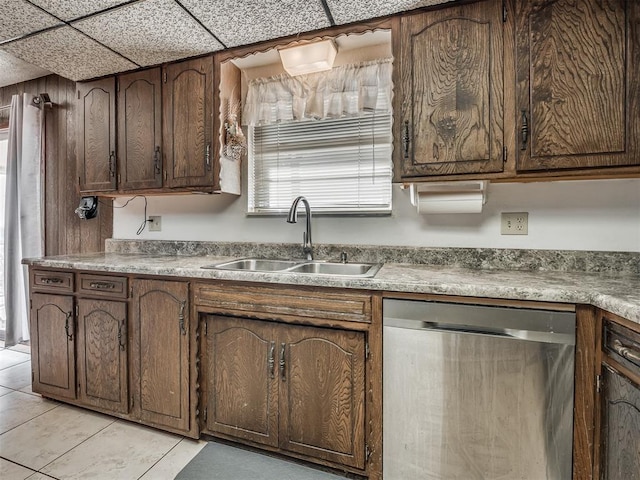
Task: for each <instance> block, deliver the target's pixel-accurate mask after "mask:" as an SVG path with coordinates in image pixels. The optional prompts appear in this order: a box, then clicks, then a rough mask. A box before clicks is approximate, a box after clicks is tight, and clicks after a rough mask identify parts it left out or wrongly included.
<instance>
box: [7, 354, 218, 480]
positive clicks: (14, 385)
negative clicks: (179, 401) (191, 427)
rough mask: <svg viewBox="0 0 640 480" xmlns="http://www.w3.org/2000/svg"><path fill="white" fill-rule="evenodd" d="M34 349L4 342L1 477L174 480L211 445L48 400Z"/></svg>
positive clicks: (31, 479) (36, 479)
mask: <svg viewBox="0 0 640 480" xmlns="http://www.w3.org/2000/svg"><path fill="white" fill-rule="evenodd" d="M30 360H31V358H30V355H29V347H26V346H24V345H17V346H15V347H10V348H4V344H3V343H0V478H2V479H3V480H5V479H6V480H24V479H29V480H51V479H52V478H53V479H59V480H66V479H86V478H91V479H108V480H113V479H118V480H128V479H131V480H137V479H141V480H170V479H173V478H174V477H175V476H176V475H177V474H178V472H179V471H180V470H182V468H183V467H184V466H185V465H186V464H187V463H189V461H190V460H191V459H192V458H193V457H195V455H196V454H197V453H198V452H199V451H200V449H202V447H204V445H205V444H206V442H203V441H195V440H190V439H186V438H183V437H180V436H178V435H172V434H169V433H165V432H161V431H160V430H155V429H152V428H147V427H143V426H140V425H137V424H134V423H131V422H127V421H124V420H117V419H115V418H112V417H109V416H107V415H102V414H100V413H95V412H91V411H89V410H84V409H81V408H77V407H73V406H70V405H65V404H62V403H58V402H54V401H51V400H46V399H43V398H42V397H41V396H40V395H38V394H35V393H33V392H32V391H31V363H30Z"/></svg>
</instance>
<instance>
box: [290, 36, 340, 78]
mask: <svg viewBox="0 0 640 480" xmlns="http://www.w3.org/2000/svg"><path fill="white" fill-rule="evenodd" d="M278 53H280V60H281V61H282V66H283V67H284V69H285V70H286V71H287V73H289V75H291V76H295V75H305V74H307V73H315V72H322V71H324V70H331V68H332V67H333V61H334V60H335V58H336V53H338V52H337V50H336V46H335V44H334V43H333V40H322V41H320V42H314V43H307V44H304V45H296V46H295V47H286V48H281V49H279V50H278Z"/></svg>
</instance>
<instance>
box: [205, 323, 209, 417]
mask: <svg viewBox="0 0 640 480" xmlns="http://www.w3.org/2000/svg"><path fill="white" fill-rule="evenodd" d="M207 325H208V323H207V321H206V320H205V321H204V336H205V337H206V336H207V330H208V328H209V327H207ZM205 411H206V410H205Z"/></svg>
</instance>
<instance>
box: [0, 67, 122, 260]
mask: <svg viewBox="0 0 640 480" xmlns="http://www.w3.org/2000/svg"><path fill="white" fill-rule="evenodd" d="M18 93H30V94H34V95H37V94H39V93H48V94H49V96H50V97H51V101H52V102H53V108H46V109H45V125H46V126H45V128H46V146H45V202H44V203H45V254H46V255H62V254H73V253H89V252H99V251H102V250H104V240H105V239H106V238H110V237H111V235H112V232H113V209H112V200H110V199H108V198H100V205H99V207H98V216H97V217H96V218H93V219H91V220H80V219H79V218H78V216H77V215H76V214H75V213H74V210H75V209H76V207H77V206H78V203H79V202H80V194H79V192H78V173H77V162H76V132H77V130H76V101H75V93H76V84H75V82H72V81H71V80H67V79H66V78H63V77H60V76H58V75H49V76H47V77H42V78H38V79H35V80H30V81H28V82H22V83H18V84H16V85H10V86H7V87H2V88H0V105H8V104H10V103H11V96H12V95H14V94H18Z"/></svg>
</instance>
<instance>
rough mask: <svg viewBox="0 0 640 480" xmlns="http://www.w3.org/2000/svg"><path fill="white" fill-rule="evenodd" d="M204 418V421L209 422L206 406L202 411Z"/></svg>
mask: <svg viewBox="0 0 640 480" xmlns="http://www.w3.org/2000/svg"><path fill="white" fill-rule="evenodd" d="M202 420H203V421H204V423H205V424H206V423H207V409H206V408H205V409H204V410H203V412H202Z"/></svg>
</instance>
